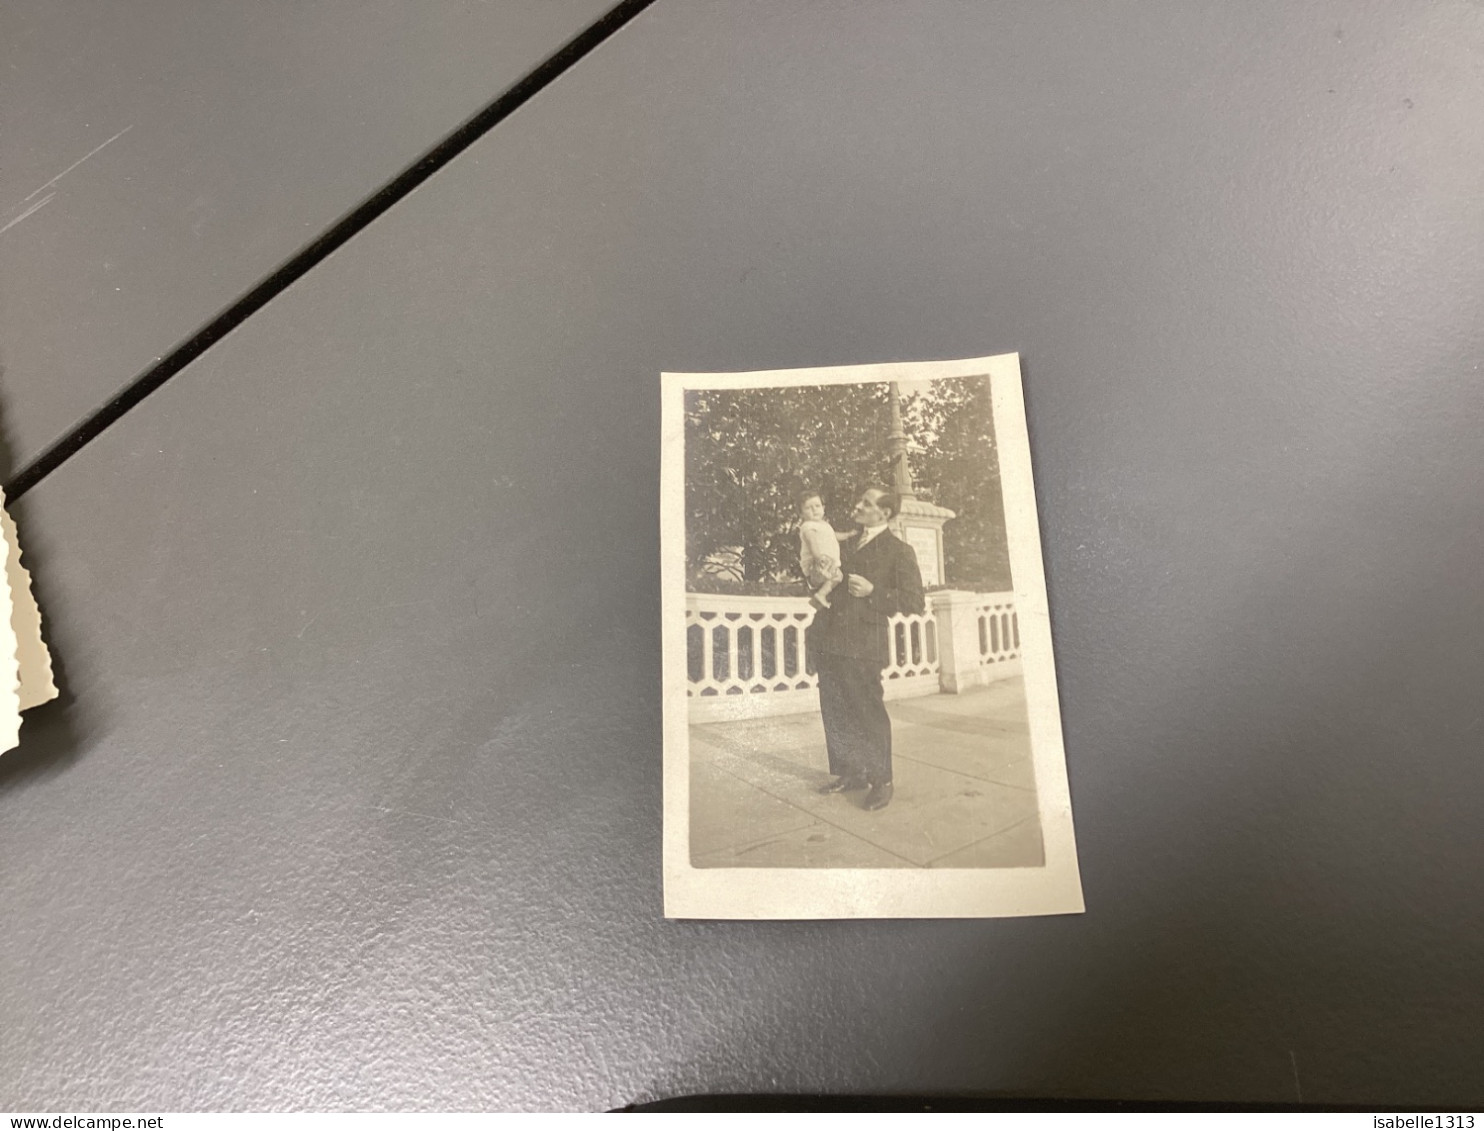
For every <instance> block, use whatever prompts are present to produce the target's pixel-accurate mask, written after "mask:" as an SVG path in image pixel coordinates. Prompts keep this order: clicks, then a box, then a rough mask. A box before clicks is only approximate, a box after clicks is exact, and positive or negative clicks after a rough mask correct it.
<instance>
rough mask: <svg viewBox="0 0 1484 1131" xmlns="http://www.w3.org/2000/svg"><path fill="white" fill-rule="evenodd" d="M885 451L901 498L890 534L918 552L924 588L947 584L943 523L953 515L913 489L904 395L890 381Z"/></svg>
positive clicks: (896, 489)
mask: <svg viewBox="0 0 1484 1131" xmlns="http://www.w3.org/2000/svg"><path fill="white" fill-rule="evenodd" d="M886 450H887V454H888V455H889V456H890V457H891V477H892V490H893V491H895V492H896V493H897V494H898V495H900V496H901V499H902V510H901V513H900V514H898V515H897V516H896V517H895V518H894V519H892V521H891V527H890V529H891V532H892V533H893V534H895V535H896V536H897V537H898V538H900V539H902V541H904V542H906V543H907V545H909V546H911V547H912V549H913V550H914V551H915V552H916V554H917V568H918V569H919V570H920V571H921V572H922V584H923V586H924V587H926V588H933V587H935V586H941V585H945V584H947V579H946V578H945V577H944V576H943V524H944V523H945V522H947V521H948V520H949V519H950V518H953V517H954V515H953V512H952V511H951V510H949V509H948V508H947V507H939V506H934V505H933V504H932V503H929V502H926V501H925V500H923V499H919V498H918V497H917V492H916V490H914V489H913V486H912V469H911V467H910V466H909V465H908V463H907V432H906V430H905V429H904V428H903V427H902V394H901V390H900V389H899V388H898V386H897V383H896V382H895V381H893V382H891V431H890V432H889V433H888V434H887V438H886Z"/></svg>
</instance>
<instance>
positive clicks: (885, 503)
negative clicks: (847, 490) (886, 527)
mask: <svg viewBox="0 0 1484 1131" xmlns="http://www.w3.org/2000/svg"><path fill="white" fill-rule="evenodd" d="M866 491H879V492H880V493H881V498H879V499H877V500H876V505H877V506H878V507H880V508H881V509H882V510H884V511H886V512H888V513H887V516H886V517H887V518H888V519H892V518H896V517H897V515H899V514H901V513H902V496H900V495H898V494H897V493H896V492H895V491H890V490H887V489H886V488H885V487H878V486H875V485H872V486H870V487H867V488H866ZM866 491H862V492H861V494H862V495H864V494H865V493H866Z"/></svg>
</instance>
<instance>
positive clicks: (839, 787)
mask: <svg viewBox="0 0 1484 1131" xmlns="http://www.w3.org/2000/svg"><path fill="white" fill-rule="evenodd" d="M865 788H866V779H865V778H858V777H855V776H853V775H851V774H842V775H841V776H840V777H838V778H831V779H830V780H829V781H827V782H825V783H824V785H822V786H820V787H819V792H820V793H849V792H850V791H851V790H852V789H865Z"/></svg>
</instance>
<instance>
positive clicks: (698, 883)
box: [660, 353, 1084, 919]
mask: <svg viewBox="0 0 1484 1131" xmlns="http://www.w3.org/2000/svg"><path fill="white" fill-rule="evenodd" d="M980 376H987V377H988V378H989V381H990V393H991V402H992V404H993V410H994V428H995V437H996V443H997V447H998V449H999V462H1000V482H1001V486H1002V490H1003V496H1004V506H1005V527H1006V536H1007V540H1008V543H1009V551H1010V570H1011V577H1012V579H1013V584H1014V587H1015V606H1016V611H1017V614H1018V617H1019V624H1020V645H1021V665H1022V672H1023V677H1024V681H1025V692H1026V705H1027V714H1028V717H1029V723H1030V738H1031V757H1032V762H1033V765H1034V767H1035V776H1036V792H1037V797H1038V802H1039V806H1040V817H1041V828H1042V835H1043V837H1044V844H1045V852H1046V862H1045V864H1044V865H1043V866H1041V867H1034V868H942V869H927V868H921V869H920V868H912V869H894V868H893V869H883V868H696V867H693V866H692V864H691V857H690V742H689V711H688V707H687V703H686V682H687V679H686V639H685V416H684V408H685V400H684V398H685V392H686V391H687V390H689V389H747V388H758V387H764V388H767V387H785V386H796V385H837V384H865V383H878V382H887V381H921V380H941V379H944V378H953V377H980ZM660 381H661V402H662V403H661V429H660V435H661V455H660V585H661V601H660V608H661V623H662V627H663V637H664V639H663V667H664V685H663V693H662V704H663V710H664V809H665V812H664V907H665V917H666V918H669V919H896V918H994V917H1002V916H1020V915H1062V914H1075V913H1078V912H1081V911H1083V910H1084V904H1083V898H1082V881H1081V877H1080V874H1079V871H1078V867H1077V847H1076V841H1075V837H1074V834H1073V829H1072V806H1071V797H1070V792H1069V790H1068V786H1067V768H1066V754H1065V748H1064V745H1063V741H1062V728H1061V710H1060V705H1059V704H1060V701H1059V699H1058V696H1057V687H1056V665H1055V661H1054V658H1053V655H1052V641H1051V617H1050V610H1049V608H1048V604H1047V599H1046V573H1045V569H1044V566H1043V563H1042V558H1041V534H1040V527H1039V525H1038V522H1037V514H1036V494H1035V484H1034V480H1033V477H1032V473H1031V452H1030V438H1029V435H1028V433H1027V429H1026V422H1025V400H1024V393H1023V390H1022V386H1021V378H1020V355H1019V354H1018V353H1006V354H998V355H996V356H993V357H980V358H969V359H966V360H960V361H928V362H887V363H882V364H874V365H848V366H838V367H832V368H824V369H777V370H770V371H763V372H754V373H662V374H661V375H660Z"/></svg>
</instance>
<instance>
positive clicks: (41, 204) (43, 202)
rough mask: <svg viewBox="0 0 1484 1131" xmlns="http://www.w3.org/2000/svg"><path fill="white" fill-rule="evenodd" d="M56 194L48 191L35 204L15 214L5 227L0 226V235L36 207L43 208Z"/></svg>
mask: <svg viewBox="0 0 1484 1131" xmlns="http://www.w3.org/2000/svg"><path fill="white" fill-rule="evenodd" d="M56 195H57V194H56V193H49V194H47V195H46V196H43V197H42V198H41V199H40V200H38V201H37V202H36V203H35V204H33V205H31V207H30V208H28V209H26V210H25V211H24V212H22V213H21V214H20V215H19V216H17V217H16V218H15V219H14V220H12V221H11V222H10V223H8V224H6V225H5V227H3V228H0V236H3V235H4V234H5V233H6V232H8V231H10V229H11V228H14V227H15V226H16V225H17V224H19V223H20V222H21V221H22V220H24V219H25V218H26V217H27V216H29V215H31V213H33V212H35V211H36V210H37V209H39V208H45V207H46V206H47V205H48V204H50V203H51V202H52V199H53V198H54V197H55V196H56ZM26 199H28V200H29V199H30V197H27V198H26Z"/></svg>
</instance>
